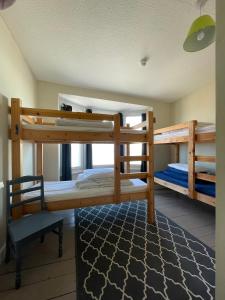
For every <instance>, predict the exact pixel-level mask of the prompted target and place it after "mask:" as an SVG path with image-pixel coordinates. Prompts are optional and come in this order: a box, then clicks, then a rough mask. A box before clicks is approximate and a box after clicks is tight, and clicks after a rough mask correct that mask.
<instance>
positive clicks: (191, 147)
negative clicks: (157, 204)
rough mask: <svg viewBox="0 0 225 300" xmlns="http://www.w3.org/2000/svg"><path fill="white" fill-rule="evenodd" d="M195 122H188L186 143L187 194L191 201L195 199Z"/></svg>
mask: <svg viewBox="0 0 225 300" xmlns="http://www.w3.org/2000/svg"><path fill="white" fill-rule="evenodd" d="M196 125H197V121H195V120H194V121H190V122H189V141H188V193H189V197H190V198H191V199H195V128H196Z"/></svg>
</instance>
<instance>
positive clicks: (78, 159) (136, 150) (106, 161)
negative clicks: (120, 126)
mask: <svg viewBox="0 0 225 300" xmlns="http://www.w3.org/2000/svg"><path fill="white" fill-rule="evenodd" d="M141 122H142V120H141V114H140V115H138V116H125V123H126V124H129V125H130V126H133V125H136V124H138V123H141ZM83 150H84V147H83V145H81V144H72V145H71V164H72V168H74V169H82V158H83V155H82V154H83V153H82V152H83ZM130 155H132V156H139V155H142V144H140V143H138V144H131V145H130ZM92 162H93V166H94V167H96V166H112V165H113V164H114V145H113V144H92ZM131 164H132V165H140V164H141V162H140V161H132V162H131Z"/></svg>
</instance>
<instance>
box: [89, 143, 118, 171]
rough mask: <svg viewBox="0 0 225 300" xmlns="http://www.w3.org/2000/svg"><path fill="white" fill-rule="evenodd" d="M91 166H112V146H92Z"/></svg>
mask: <svg viewBox="0 0 225 300" xmlns="http://www.w3.org/2000/svg"><path fill="white" fill-rule="evenodd" d="M92 160H93V166H104V165H105V166H108V165H113V164H114V145H113V144H93V145H92Z"/></svg>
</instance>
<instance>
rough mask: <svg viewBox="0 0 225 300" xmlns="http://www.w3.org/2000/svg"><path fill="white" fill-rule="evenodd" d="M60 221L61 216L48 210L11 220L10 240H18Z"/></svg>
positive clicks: (61, 219)
mask: <svg viewBox="0 0 225 300" xmlns="http://www.w3.org/2000/svg"><path fill="white" fill-rule="evenodd" d="M60 221H63V218H62V217H60V216H57V215H56V214H53V213H51V212H48V211H41V212H38V213H35V214H33V215H29V216H25V217H22V218H20V219H18V220H15V221H12V222H11V223H9V232H10V235H11V238H12V240H13V241H14V242H19V241H22V240H24V239H26V238H27V237H30V236H32V235H33V234H35V233H38V232H40V231H42V230H44V229H46V228H48V227H50V226H51V225H54V224H55V223H57V222H60Z"/></svg>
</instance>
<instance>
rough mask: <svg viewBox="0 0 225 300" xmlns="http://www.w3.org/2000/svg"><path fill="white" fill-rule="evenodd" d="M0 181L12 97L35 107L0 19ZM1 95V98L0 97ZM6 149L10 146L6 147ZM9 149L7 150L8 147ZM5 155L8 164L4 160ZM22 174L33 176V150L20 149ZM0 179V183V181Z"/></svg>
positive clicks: (6, 171)
mask: <svg viewBox="0 0 225 300" xmlns="http://www.w3.org/2000/svg"><path fill="white" fill-rule="evenodd" d="M0 62H1V67H0V94H1V97H0V114H1V116H0V143H1V145H0V168H1V171H0V177H1V178H2V179H3V180H4V181H5V180H7V179H8V178H10V176H11V175H10V174H11V167H10V166H11V160H10V157H11V156H10V150H8V136H7V133H8V132H7V127H8V113H7V108H8V103H10V99H11V98H12V97H16V98H21V99H22V101H23V105H24V106H29V107H32V106H35V105H36V93H37V83H36V80H35V78H34V77H33V74H32V72H31V71H30V69H29V67H28V66H27V63H26V61H25V60H24V57H23V56H22V54H21V52H20V49H19V48H18V46H17V44H16V43H15V40H14V39H13V37H12V35H11V33H10V32H9V30H8V28H7V27H6V25H5V23H4V21H3V20H2V18H1V17H0ZM2 95H3V96H2ZM9 145H10V143H9ZM9 148H10V147H9ZM8 154H9V160H8ZM23 162H24V164H23V173H24V174H32V173H33V168H34V166H33V147H32V146H31V144H27V143H24V145H23ZM1 178H0V181H1ZM3 195H4V194H2V193H1V194H0V251H1V249H3V248H2V247H3V246H4V240H5V214H6V212H5V198H4V196H3Z"/></svg>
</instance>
